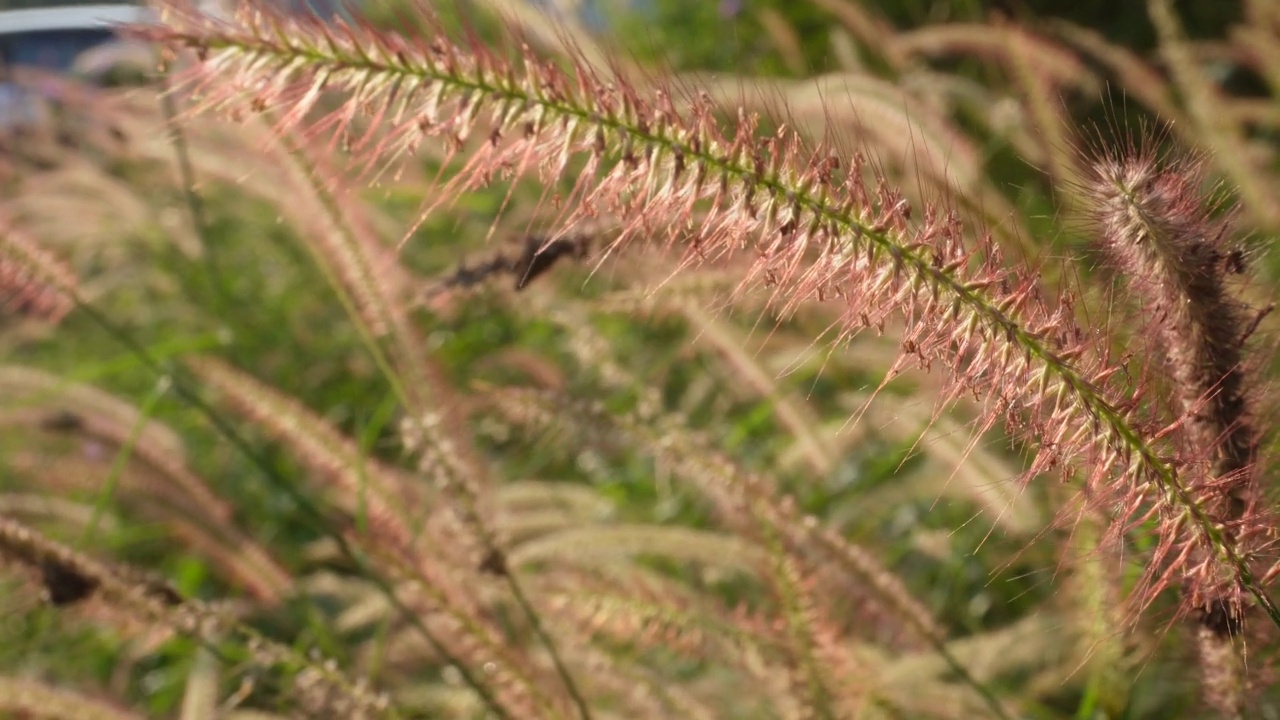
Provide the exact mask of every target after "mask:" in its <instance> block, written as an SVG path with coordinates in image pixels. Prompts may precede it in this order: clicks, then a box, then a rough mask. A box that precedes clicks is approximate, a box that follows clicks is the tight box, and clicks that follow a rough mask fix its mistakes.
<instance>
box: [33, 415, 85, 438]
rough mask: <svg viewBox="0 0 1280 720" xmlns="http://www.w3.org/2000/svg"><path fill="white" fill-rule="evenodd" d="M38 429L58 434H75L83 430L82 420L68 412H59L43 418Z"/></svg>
mask: <svg viewBox="0 0 1280 720" xmlns="http://www.w3.org/2000/svg"><path fill="white" fill-rule="evenodd" d="M40 429H41V430H48V431H49V432H58V433H69V432H77V431H79V430H83V429H84V418H82V417H80V416H79V415H77V414H75V413H73V412H71V411H70V410H59V411H58V412H55V413H53V414H51V415H48V416H47V417H45V418H43V419H42V420H41V421H40Z"/></svg>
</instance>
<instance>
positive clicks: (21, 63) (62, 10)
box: [0, 3, 151, 72]
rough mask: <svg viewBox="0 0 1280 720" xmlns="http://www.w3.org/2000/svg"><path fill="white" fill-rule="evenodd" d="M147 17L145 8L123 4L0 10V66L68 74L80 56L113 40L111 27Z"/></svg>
mask: <svg viewBox="0 0 1280 720" xmlns="http://www.w3.org/2000/svg"><path fill="white" fill-rule="evenodd" d="M3 6H4V4H3V3H0V7H3ZM150 18H151V13H150V11H149V10H147V8H145V7H140V6H137V5H124V4H115V5H64V6H61V7H39V8H27V9H22V10H0V63H3V64H4V65H6V66H8V67H10V68H12V67H36V68H41V69H44V70H53V71H55V72H70V71H71V70H72V68H73V66H74V65H75V61H76V58H78V57H79V56H80V55H81V54H82V53H84V52H85V51H87V50H91V49H93V48H95V47H98V46H100V45H103V44H104V43H109V42H112V41H114V40H115V39H116V37H115V33H114V31H113V30H112V27H113V26H114V25H118V24H123V23H137V22H146V21H147V20H149V19H150Z"/></svg>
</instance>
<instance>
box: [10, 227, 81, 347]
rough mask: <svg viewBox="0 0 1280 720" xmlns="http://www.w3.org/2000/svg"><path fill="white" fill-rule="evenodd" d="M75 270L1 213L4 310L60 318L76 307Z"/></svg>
mask: <svg viewBox="0 0 1280 720" xmlns="http://www.w3.org/2000/svg"><path fill="white" fill-rule="evenodd" d="M75 288H76V280H75V273H74V272H73V271H72V270H71V268H70V267H69V266H68V265H66V264H65V263H64V262H62V261H61V260H59V259H58V258H57V257H55V256H54V255H53V253H51V252H49V251H48V250H46V249H44V248H43V247H41V246H40V244H39V243H38V242H36V240H35V239H34V238H31V237H30V236H28V235H27V234H26V233H24V232H22V231H21V230H20V229H18V228H17V227H15V225H14V224H13V223H12V222H11V221H10V219H9V218H8V217H6V216H4V215H0V313H4V314H12V315H19V316H24V317H31V318H36V319H39V320H44V321H46V322H58V321H59V320H61V319H62V318H63V317H64V316H66V314H67V313H69V312H71V309H72V308H73V307H75V299H74V298H75Z"/></svg>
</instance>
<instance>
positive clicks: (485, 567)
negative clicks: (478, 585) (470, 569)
mask: <svg viewBox="0 0 1280 720" xmlns="http://www.w3.org/2000/svg"><path fill="white" fill-rule="evenodd" d="M480 572H482V573H488V574H490V575H497V576H499V577H503V576H505V575H506V574H507V556H506V555H504V554H503V553H502V551H501V550H499V549H498V548H490V549H489V551H488V552H487V553H485V556H484V559H483V560H481V561H480Z"/></svg>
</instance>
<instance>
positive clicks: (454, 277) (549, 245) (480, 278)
mask: <svg viewBox="0 0 1280 720" xmlns="http://www.w3.org/2000/svg"><path fill="white" fill-rule="evenodd" d="M593 239H594V237H593V236H592V235H587V234H581V235H569V236H565V237H561V238H556V239H554V240H550V241H548V240H547V238H546V237H545V236H542V235H528V236H525V237H524V238H523V239H522V242H521V245H520V247H519V249H518V250H517V251H516V252H514V253H513V252H499V253H497V254H496V255H494V256H493V257H491V258H489V259H488V260H486V261H484V262H482V263H480V264H479V265H474V266H471V267H468V266H466V265H459V266H458V269H457V270H454V271H453V272H452V273H450V274H449V275H447V276H446V277H445V278H443V279H442V280H441V281H440V282H439V283H438V284H437V285H436V286H435V287H433V288H432V289H430V290H428V291H427V297H429V298H430V297H433V296H435V295H438V294H440V293H443V292H446V291H448V290H452V289H454V288H469V287H475V286H478V285H481V284H483V283H486V282H488V281H489V280H490V279H492V278H494V277H495V276H498V275H511V276H512V277H514V278H515V289H516V290H524V289H525V288H526V287H528V286H529V283H531V282H533V281H534V280H535V279H537V278H538V277H539V276H541V275H543V274H545V273H546V272H547V271H549V270H550V269H551V268H552V267H554V266H555V264H556V263H557V262H559V261H560V260H561V259H562V258H571V259H574V260H581V259H583V258H586V257H588V256H589V255H590V252H591V241H592V240H593Z"/></svg>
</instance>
